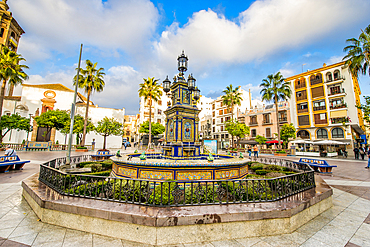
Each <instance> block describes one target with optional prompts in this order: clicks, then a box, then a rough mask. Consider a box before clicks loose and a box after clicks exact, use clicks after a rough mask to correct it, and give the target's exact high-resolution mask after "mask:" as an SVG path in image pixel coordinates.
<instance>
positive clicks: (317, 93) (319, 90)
mask: <svg viewBox="0 0 370 247" xmlns="http://www.w3.org/2000/svg"><path fill="white" fill-rule="evenodd" d="M311 95H312V98H318V97H324V87H323V86H321V87H315V88H312V89H311Z"/></svg>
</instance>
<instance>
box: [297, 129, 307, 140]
mask: <svg viewBox="0 0 370 247" xmlns="http://www.w3.org/2000/svg"><path fill="white" fill-rule="evenodd" d="M297 137H300V138H302V139H310V133H309V132H308V131H307V130H300V131H298V132H297Z"/></svg>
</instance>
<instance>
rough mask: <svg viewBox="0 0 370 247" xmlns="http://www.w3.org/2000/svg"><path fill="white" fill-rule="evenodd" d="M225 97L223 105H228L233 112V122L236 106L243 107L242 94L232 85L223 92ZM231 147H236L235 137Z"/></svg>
mask: <svg viewBox="0 0 370 247" xmlns="http://www.w3.org/2000/svg"><path fill="white" fill-rule="evenodd" d="M223 93H225V95H223V96H222V97H221V98H222V103H223V104H225V105H227V106H228V108H229V111H231V121H234V106H235V105H238V106H240V105H241V101H242V100H243V99H242V98H241V93H240V92H239V88H238V87H236V88H233V85H232V84H230V85H229V86H227V87H226V90H224V91H223ZM231 145H232V146H234V137H233V136H232V140H231Z"/></svg>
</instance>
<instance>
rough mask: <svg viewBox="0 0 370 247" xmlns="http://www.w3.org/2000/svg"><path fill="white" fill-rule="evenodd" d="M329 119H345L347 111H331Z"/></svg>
mask: <svg viewBox="0 0 370 247" xmlns="http://www.w3.org/2000/svg"><path fill="white" fill-rule="evenodd" d="M330 117H331V118H337V117H347V110H340V111H331V112H330Z"/></svg>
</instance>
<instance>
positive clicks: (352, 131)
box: [286, 62, 365, 151]
mask: <svg viewBox="0 0 370 247" xmlns="http://www.w3.org/2000/svg"><path fill="white" fill-rule="evenodd" d="M286 80H287V81H289V82H290V84H291V89H292V97H291V118H292V123H293V124H294V126H295V128H296V129H297V137H298V138H302V139H309V140H311V141H314V140H323V139H329V140H336V141H341V142H343V143H350V145H347V146H346V147H345V145H343V146H342V145H339V146H337V149H338V148H346V149H347V151H350V150H352V149H353V146H354V145H356V144H357V143H356V139H360V135H363V134H364V129H365V128H364V123H363V117H362V112H361V110H359V109H357V108H356V105H357V104H360V95H361V91H360V87H359V84H358V81H357V79H356V78H354V77H353V76H352V75H351V74H350V72H349V70H348V66H346V65H345V63H344V62H340V63H336V64H332V65H326V64H324V65H323V67H321V68H318V69H315V70H312V71H307V72H304V73H301V74H298V75H295V76H291V77H289V78H287V79H286ZM332 151H334V150H332Z"/></svg>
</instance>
